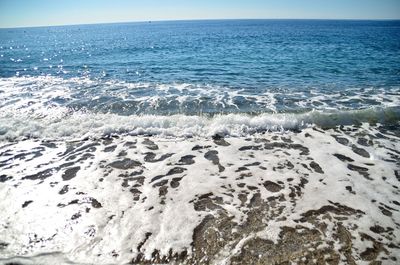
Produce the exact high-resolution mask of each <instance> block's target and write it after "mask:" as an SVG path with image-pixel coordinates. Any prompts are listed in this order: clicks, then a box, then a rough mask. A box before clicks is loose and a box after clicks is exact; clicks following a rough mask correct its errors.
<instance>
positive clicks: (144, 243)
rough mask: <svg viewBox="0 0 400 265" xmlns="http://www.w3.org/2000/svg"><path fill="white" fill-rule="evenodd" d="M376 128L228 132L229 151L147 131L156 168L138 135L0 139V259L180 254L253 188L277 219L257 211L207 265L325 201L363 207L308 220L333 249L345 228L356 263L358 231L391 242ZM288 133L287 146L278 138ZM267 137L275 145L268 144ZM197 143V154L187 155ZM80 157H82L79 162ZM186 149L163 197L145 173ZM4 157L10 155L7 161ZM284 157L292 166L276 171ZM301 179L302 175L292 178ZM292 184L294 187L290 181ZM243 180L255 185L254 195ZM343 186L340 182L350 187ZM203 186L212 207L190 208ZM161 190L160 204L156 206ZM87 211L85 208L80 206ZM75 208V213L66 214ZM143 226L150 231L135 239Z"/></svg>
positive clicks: (387, 170) (389, 180)
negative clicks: (124, 163) (276, 186)
mask: <svg viewBox="0 0 400 265" xmlns="http://www.w3.org/2000/svg"><path fill="white" fill-rule="evenodd" d="M380 133H381V132H380V131H379V130H377V129H376V128H374V127H370V126H368V125H367V124H364V125H363V126H362V127H361V128H352V127H348V128H344V132H340V131H339V130H333V129H332V130H327V131H320V130H313V129H311V128H308V129H305V130H304V131H302V132H300V133H294V132H288V133H287V134H285V135H284V136H282V135H281V134H279V133H271V134H268V135H255V137H251V138H250V139H244V138H234V137H231V138H227V139H226V140H227V141H228V142H229V143H230V145H229V146H221V145H216V144H215V143H214V142H213V141H212V140H211V139H204V138H199V139H182V138H173V139H171V138H150V139H151V140H153V141H154V142H155V144H157V145H158V149H157V150H153V151H152V152H154V154H155V155H156V158H159V157H161V156H162V155H165V154H173V155H172V156H170V157H169V158H167V159H166V160H164V161H160V162H156V163H150V162H146V159H145V158H144V157H145V156H146V155H147V154H148V152H149V149H148V146H147V144H146V143H145V142H146V141H147V140H148V139H149V138H146V137H142V136H138V137H137V136H125V137H120V138H116V139H114V140H112V142H111V143H109V144H107V145H103V144H102V141H94V142H92V141H90V140H89V141H84V142H82V143H81V144H82V145H78V146H76V147H74V148H72V149H71V148H70V147H71V146H73V145H74V143H68V142H64V141H60V142H54V144H55V145H54V146H53V147H51V148H46V149H43V146H42V142H41V141H36V140H27V141H20V142H17V143H12V144H10V145H5V146H4V147H3V148H2V149H0V150H1V151H2V152H5V153H6V154H7V155H6V156H4V157H2V158H1V159H0V162H1V163H3V164H2V165H3V166H4V167H3V171H2V174H5V176H10V177H12V178H11V179H10V180H6V182H4V183H0V184H1V185H0V191H1V192H0V200H1V201H2V202H3V203H2V204H0V210H1V212H2V215H1V216H0V235H1V237H0V240H1V242H3V243H7V244H8V245H7V247H6V248H4V250H2V251H3V252H2V253H3V259H1V258H0V263H1V262H11V261H12V262H18V261H20V262H24V263H26V264H51V262H53V263H57V264H85V263H90V264H93V263H96V264H125V263H128V262H130V261H131V260H132V259H133V258H134V257H135V256H136V255H138V253H139V250H138V246H140V251H141V252H142V253H144V255H145V257H146V258H147V259H151V257H152V253H153V252H154V250H156V249H157V250H159V252H160V254H161V255H168V253H169V251H170V250H172V251H174V252H180V251H183V250H188V255H191V254H192V251H193V250H192V249H191V243H192V241H193V233H194V229H195V227H196V226H198V225H199V224H200V222H201V221H202V220H203V218H204V217H205V216H206V215H207V214H212V215H213V216H215V217H218V213H219V212H220V211H223V212H224V213H226V214H227V215H228V216H229V218H230V219H229V220H232V221H234V222H235V223H236V224H237V227H240V225H243V224H244V223H245V222H246V220H247V218H248V215H247V214H248V211H249V210H251V209H252V208H251V207H250V206H246V205H247V204H248V203H249V202H250V200H251V198H252V196H253V195H254V194H256V193H260V196H261V198H262V199H263V200H267V199H268V198H274V196H278V195H279V194H281V195H282V196H283V197H284V198H285V200H279V201H278V199H276V201H275V203H279V206H280V207H282V209H283V210H281V211H280V210H277V213H278V216H275V215H273V213H272V212H273V211H272V212H270V211H268V214H266V215H265V216H263V218H262V220H263V221H264V222H265V224H264V225H265V227H263V228H262V229H261V230H256V231H254V233H243V234H241V235H240V236H239V238H238V239H232V242H229V243H228V244H227V245H226V247H225V249H224V250H221V252H220V253H219V255H218V256H214V257H213V256H210V257H209V258H210V259H213V260H212V261H211V264H229V261H230V259H231V258H232V257H234V256H235V255H237V254H239V253H240V251H241V249H242V247H243V246H244V245H245V244H246V242H247V241H249V240H251V239H254V238H263V239H266V240H271V241H273V242H275V243H277V242H279V240H280V232H281V229H282V227H287V226H289V227H296V226H299V225H301V226H303V227H308V228H310V229H311V228H315V227H314V225H315V224H314V223H312V222H311V223H308V222H300V223H299V222H298V220H299V219H300V218H302V217H303V214H305V213H306V212H308V211H310V210H311V211H312V210H318V209H321V207H324V206H326V205H330V206H332V205H333V204H332V202H334V203H337V204H340V205H343V206H346V207H351V208H353V209H357V210H359V211H362V212H363V213H364V214H360V215H357V214H345V213H337V214H335V212H332V213H329V214H331V215H330V216H329V218H325V217H326V216H325V215H322V214H321V215H320V216H319V215H316V218H317V219H318V218H320V219H318V221H320V222H324V223H326V228H325V230H324V232H320V233H321V235H324V238H325V241H324V242H335V245H334V249H335V251H338V253H340V249H342V247H343V245H342V244H341V243H340V242H339V241H337V239H336V238H335V236H334V234H335V233H336V230H335V229H336V228H335V226H337V225H338V224H340V226H342V227H345V228H346V229H348V230H349V231H354V233H353V234H352V239H351V240H352V244H351V245H350V248H351V251H352V252H351V253H352V255H353V256H354V257H355V260H356V262H357V264H358V263H360V264H362V262H363V261H362V259H361V258H360V253H362V252H363V251H364V250H365V249H366V248H367V247H371V246H372V243H371V241H370V240H365V239H363V238H362V236H361V234H367V235H369V236H370V237H373V238H378V239H379V242H380V243H382V244H385V245H388V244H390V243H394V244H398V243H399V241H398V238H399V237H400V232H399V231H400V230H399V228H398V225H397V224H396V220H398V218H399V217H400V216H399V212H398V211H397V209H398V205H397V204H394V203H393V200H397V199H396V198H397V197H398V188H397V186H395V185H397V183H398V181H397V179H396V176H395V174H394V171H395V170H398V167H397V166H396V164H395V163H393V162H392V161H391V159H392V156H393V155H394V154H395V152H394V151H393V150H399V148H400V146H399V140H400V139H399V138H398V137H397V136H394V135H390V134H385V136H384V137H380V138H374V135H378V134H380ZM282 137H283V138H282ZM335 137H341V138H345V139H346V140H347V141H348V143H347V144H346V145H343V144H341V143H339V142H338V141H337V139H336V138H335ZM359 137H361V138H362V137H367V138H366V139H372V143H371V146H363V148H364V149H365V150H366V151H367V152H368V153H369V154H370V156H369V157H364V156H360V155H358V154H356V153H354V151H353V146H358V143H357V142H358V140H359ZM288 140H289V142H290V144H287V141H288ZM77 143H78V142H75V144H77ZM93 143H95V144H97V145H95V148H94V149H93V150H91V151H88V150H89V149H88V148H87V149H84V148H83V146H85V145H86V146H87V145H88V144H89V146H90V144H93ZM127 143H131V144H132V143H134V145H135V146H134V147H133V148H132V149H131V148H127V147H126V144H127ZM272 143H278V144H279V145H278V146H277V147H275V148H272V149H271V147H270V144H272ZM285 143H286V147H285ZM291 144H293V147H296V146H303V147H306V149H307V150H309V151H307V152H309V154H307V155H302V154H301V152H302V151H301V150H299V149H296V148H290V147H289V146H290V145H291ZM113 145H115V146H116V147H115V149H114V150H113V151H111V152H109V151H105V148H107V147H110V146H113ZM197 145H198V146H203V147H204V148H205V149H201V150H193V147H194V146H197ZM264 145H265V148H263V147H261V148H260V149H258V150H257V149H248V150H241V148H242V147H243V146H264ZM205 146H208V147H205ZM41 148H42V149H41ZM38 150H42V151H40V152H41V156H36V157H35V154H34V152H35V151H38ZM79 150H81V151H79ZM208 150H215V151H217V152H218V158H219V162H218V163H220V164H221V165H222V166H224V167H225V170H224V171H223V172H221V171H220V170H219V168H218V167H217V166H216V165H215V164H214V163H213V162H211V161H209V160H208V159H207V158H206V156H205V153H206V152H207V151H208ZM31 151H33V153H31ZM122 151H125V152H126V153H125V155H124V156H125V157H127V158H130V159H132V160H135V161H139V162H141V163H142V165H141V166H138V167H137V168H136V169H129V170H119V169H112V168H111V167H110V166H109V165H110V163H112V162H114V161H115V160H121V159H122V158H121V157H120V154H121V152H122ZM69 152H72V153H69ZM87 152H89V153H90V154H92V156H91V157H90V156H89V158H88V159H83V157H84V155H85V153H86V154H87ZM337 153H340V154H341V155H344V156H345V157H347V158H351V159H352V160H353V161H352V162H351V164H353V165H357V166H360V167H365V168H367V169H368V170H367V171H368V174H369V178H366V177H364V176H363V175H362V174H360V173H359V172H357V171H355V170H351V169H350V168H349V166H348V163H347V162H346V161H341V160H339V159H337V158H336V157H335V156H334V155H335V154H337ZM72 154H73V155H72ZM186 155H193V157H194V161H195V163H193V164H191V165H186V166H182V165H180V166H181V167H185V168H186V169H187V170H185V171H183V172H182V173H180V174H174V175H172V176H168V175H166V176H164V177H163V178H162V179H164V180H165V179H168V180H169V181H170V182H171V181H172V178H174V177H182V179H181V180H180V185H179V186H178V187H175V188H172V187H170V186H169V185H166V186H168V193H167V194H166V195H160V191H159V186H153V184H154V183H155V182H154V181H152V179H153V178H154V177H157V176H160V175H165V174H167V172H169V170H170V169H171V168H173V167H174V166H175V165H178V164H179V161H180V159H181V157H183V156H186ZM12 157H15V159H11V160H10V158H12ZM288 161H289V162H290V163H291V167H286V166H284V165H287V162H288ZM66 162H73V163H72V164H73V165H72V167H76V166H79V167H80V170H79V172H78V174H77V175H76V177H74V178H72V179H70V180H63V177H62V176H63V174H64V173H65V168H62V169H60V170H57V169H56V168H57V167H61V166H62V165H65V163H66ZM254 162H258V163H259V164H258V165H259V166H254V167H250V168H249V170H248V171H245V172H251V177H241V174H242V172H238V168H240V167H242V166H244V164H252V163H254ZM311 162H315V163H317V164H318V165H320V166H321V170H323V171H324V173H323V174H322V173H320V172H316V171H315V170H313V169H311V167H310V166H309V165H311V164H310V163H311ZM51 168H55V170H54V173H53V174H51V176H48V177H47V178H45V179H43V180H40V179H24V177H25V176H29V175H31V174H35V173H37V172H40V171H43V170H46V169H51ZM139 170H143V172H142V173H140V175H141V176H143V179H144V181H143V184H142V185H135V186H134V184H135V183H136V182H135V180H130V182H129V187H126V186H124V185H122V186H121V183H122V181H123V179H124V178H126V177H127V176H124V174H129V173H133V172H135V171H139ZM361 173H362V172H361ZM121 174H122V176H121ZM302 178H304V179H306V180H307V182H303V181H302ZM289 179H291V180H290V181H289ZM267 180H268V181H272V182H275V183H281V184H280V185H281V190H280V191H279V192H272V191H269V190H267V189H265V188H264V186H263V185H262V183H264V181H267ZM301 183H303V184H302V185H303V187H302V188H300V187H299V185H301ZM304 183H305V184H304ZM238 184H243V185H244V186H240V185H238ZM65 185H68V188H69V191H68V192H66V193H63V194H61V193H59V192H60V190H61V189H62V188H63V187H64V186H65ZM132 187H135V188H136V189H138V190H140V199H139V200H135V201H133V199H132V193H131V192H130V191H129V190H130V189H131V188H132ZM241 187H242V188H241ZM247 187H253V188H254V187H256V190H254V189H248V188H247ZM295 187H297V188H298V189H299V191H301V192H299V193H298V194H297V195H295V197H294V198H293V197H292V196H291V195H290V194H291V193H292V191H293V190H294V188H295ZM348 187H351V190H350V191H351V192H350V191H349V190H348ZM243 192H244V193H246V194H248V196H247V197H246V200H245V201H244V204H242V201H241V199H240V196H239V194H240V193H243ZM210 193H212V194H213V195H212V196H213V198H214V197H220V198H221V202H220V203H218V207H219V208H217V209H214V210H213V209H212V208H210V209H208V208H205V209H204V210H198V211H196V210H195V207H194V206H193V203H192V202H193V201H196V200H197V198H199V196H200V195H203V194H210ZM163 197H165V200H164V203H161V200H162V198H163ZM90 198H95V199H96V200H97V201H98V202H100V203H101V205H102V207H98V208H93V207H92V206H90ZM275 198H278V197H275ZM30 200H32V202H31V203H30V204H29V205H28V206H26V207H21V205H23V204H24V203H26V202H27V201H30ZM74 201H75V203H73V202H74ZM372 201H373V202H372ZM397 201H398V200H397ZM397 203H398V202H397ZM60 205H61V206H60ZM267 205H270V207H272V203H271V204H270V203H269V202H268V203H267ZM383 206H384V207H385V208H387V207H390V208H393V209H394V210H391V212H392V215H390V216H389V215H387V214H383V213H382V209H383V208H382V207H383ZM88 208H92V209H90V211H88V210H87V209H88ZM390 208H387V209H390ZM345 212H346V211H345ZM77 214H79V218H71V217H73V216H78V215H77ZM269 214H271V216H269ZM281 217H285V218H281ZM331 217H333V218H331ZM336 217H337V218H338V219H336ZM343 217H346V218H343ZM339 218H340V220H339ZM376 224H379V225H380V226H382V227H385V228H386V227H389V228H393V229H394V230H393V231H392V235H393V237H392V236H390V235H387V234H385V235H383V234H382V235H377V234H375V233H374V232H372V231H371V230H370V227H372V226H375V225H376ZM257 229H260V228H259V227H257ZM146 233H151V235H150V236H147V237H146ZM232 238H234V237H232ZM390 238H392V240H390ZM335 240H336V241H335ZM327 246H328V245H327ZM320 247H321V248H322V247H323V246H320ZM387 251H388V252H382V255H384V256H385V257H390V256H393V257H397V258H400V257H399V253H398V252H397V251H396V249H391V248H387ZM43 253H47V254H46V255H43ZM16 256H23V257H24V258H22V257H21V258H16ZM30 256H32V257H30ZM342 258H343V259H344V258H345V257H344V256H343V257H342ZM71 261H73V262H76V263H73V262H71ZM388 264H390V262H388Z"/></svg>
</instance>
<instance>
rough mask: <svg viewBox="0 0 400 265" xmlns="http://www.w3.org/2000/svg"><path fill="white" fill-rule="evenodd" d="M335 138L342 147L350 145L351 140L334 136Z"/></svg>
mask: <svg viewBox="0 0 400 265" xmlns="http://www.w3.org/2000/svg"><path fill="white" fill-rule="evenodd" d="M333 137H334V138H335V140H336V141H337V142H338V143H339V144H342V145H348V144H349V140H347V139H346V138H343V137H339V136H333Z"/></svg>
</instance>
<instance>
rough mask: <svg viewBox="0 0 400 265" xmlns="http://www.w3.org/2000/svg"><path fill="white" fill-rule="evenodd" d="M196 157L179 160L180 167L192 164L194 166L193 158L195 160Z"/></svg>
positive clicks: (187, 156)
mask: <svg viewBox="0 0 400 265" xmlns="http://www.w3.org/2000/svg"><path fill="white" fill-rule="evenodd" d="M195 157H196V156H194V155H185V156H182V157H181V159H179V161H178V165H192V164H194V160H193V158H195Z"/></svg>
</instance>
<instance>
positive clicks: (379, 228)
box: [369, 225, 385, 234]
mask: <svg viewBox="0 0 400 265" xmlns="http://www.w3.org/2000/svg"><path fill="white" fill-rule="evenodd" d="M369 230H371V231H372V232H374V233H376V234H381V233H383V232H385V228H383V227H382V226H380V225H374V226H372V227H370V228H369Z"/></svg>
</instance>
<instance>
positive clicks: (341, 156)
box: [333, 154, 354, 162]
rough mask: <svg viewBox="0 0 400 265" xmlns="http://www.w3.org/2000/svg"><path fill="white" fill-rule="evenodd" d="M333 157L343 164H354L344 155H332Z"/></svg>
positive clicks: (352, 160)
mask: <svg viewBox="0 0 400 265" xmlns="http://www.w3.org/2000/svg"><path fill="white" fill-rule="evenodd" d="M333 155H334V156H335V157H337V158H338V159H339V160H340V161H343V162H354V159H352V158H350V157H348V156H345V155H341V154H333Z"/></svg>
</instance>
